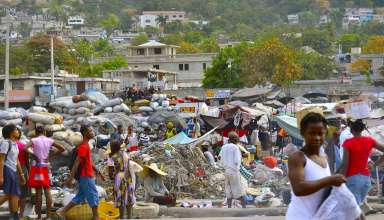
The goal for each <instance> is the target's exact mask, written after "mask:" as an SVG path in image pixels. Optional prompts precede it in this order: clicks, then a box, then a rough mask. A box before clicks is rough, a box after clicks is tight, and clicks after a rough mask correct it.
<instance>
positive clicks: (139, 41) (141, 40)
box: [132, 33, 149, 46]
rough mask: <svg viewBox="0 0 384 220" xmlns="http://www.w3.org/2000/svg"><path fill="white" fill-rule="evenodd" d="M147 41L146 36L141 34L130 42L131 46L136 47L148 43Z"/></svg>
mask: <svg viewBox="0 0 384 220" xmlns="http://www.w3.org/2000/svg"><path fill="white" fill-rule="evenodd" d="M148 40H149V38H148V36H147V35H146V34H143V33H141V34H139V35H138V36H137V37H135V38H134V39H133V40H132V45H133V46H138V45H140V44H144V43H146V42H148Z"/></svg>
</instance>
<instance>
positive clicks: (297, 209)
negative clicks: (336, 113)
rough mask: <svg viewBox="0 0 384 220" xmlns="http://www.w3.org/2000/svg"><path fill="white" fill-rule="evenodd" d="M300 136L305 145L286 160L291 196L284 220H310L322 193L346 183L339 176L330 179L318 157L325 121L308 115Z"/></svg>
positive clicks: (322, 141)
mask: <svg viewBox="0 0 384 220" xmlns="http://www.w3.org/2000/svg"><path fill="white" fill-rule="evenodd" d="M300 132H301V135H302V136H303V138H304V140H305V143H306V145H305V146H304V147H303V148H302V149H301V150H300V151H297V152H295V153H293V154H291V155H290V156H289V159H288V174H289V180H290V182H291V186H292V191H293V193H292V199H291V203H290V204H289V208H288V212H287V215H286V220H307V219H312V217H313V216H314V215H315V213H316V211H317V209H318V207H319V206H320V205H321V203H322V202H323V200H324V198H325V196H326V194H327V192H326V189H327V188H329V187H332V186H340V185H341V184H343V183H345V182H346V178H345V177H344V176H343V175H340V174H337V175H333V176H331V172H330V169H329V166H328V162H327V158H326V157H325V156H324V155H321V153H320V148H321V146H322V145H323V144H324V141H325V137H326V133H327V121H326V120H325V118H324V117H323V116H322V115H320V114H318V113H308V114H307V115H306V116H305V117H304V118H303V119H302V121H301V122H300Z"/></svg>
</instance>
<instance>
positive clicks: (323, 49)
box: [302, 29, 332, 54]
mask: <svg viewBox="0 0 384 220" xmlns="http://www.w3.org/2000/svg"><path fill="white" fill-rule="evenodd" d="M302 40H303V46H310V47H312V48H313V49H314V50H316V51H317V52H319V53H321V54H328V53H331V52H332V40H331V37H330V34H329V33H328V32H327V31H322V30H315V29H310V30H307V31H305V32H304V33H303V38H302Z"/></svg>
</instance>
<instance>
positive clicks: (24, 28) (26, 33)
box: [16, 22, 32, 38]
mask: <svg viewBox="0 0 384 220" xmlns="http://www.w3.org/2000/svg"><path fill="white" fill-rule="evenodd" d="M16 30H17V32H18V33H20V34H21V36H22V37H23V38H28V37H30V35H31V31H32V27H31V25H29V24H28V23H24V22H22V23H20V25H18V26H17V28H16Z"/></svg>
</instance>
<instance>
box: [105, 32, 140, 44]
mask: <svg viewBox="0 0 384 220" xmlns="http://www.w3.org/2000/svg"><path fill="white" fill-rule="evenodd" d="M139 35H140V33H131V32H128V33H125V32H123V31H121V30H116V31H114V32H113V33H112V34H111V36H109V42H111V43H112V44H114V45H120V44H122V45H130V44H131V42H132V40H133V39H135V38H136V37H137V36H139Z"/></svg>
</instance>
